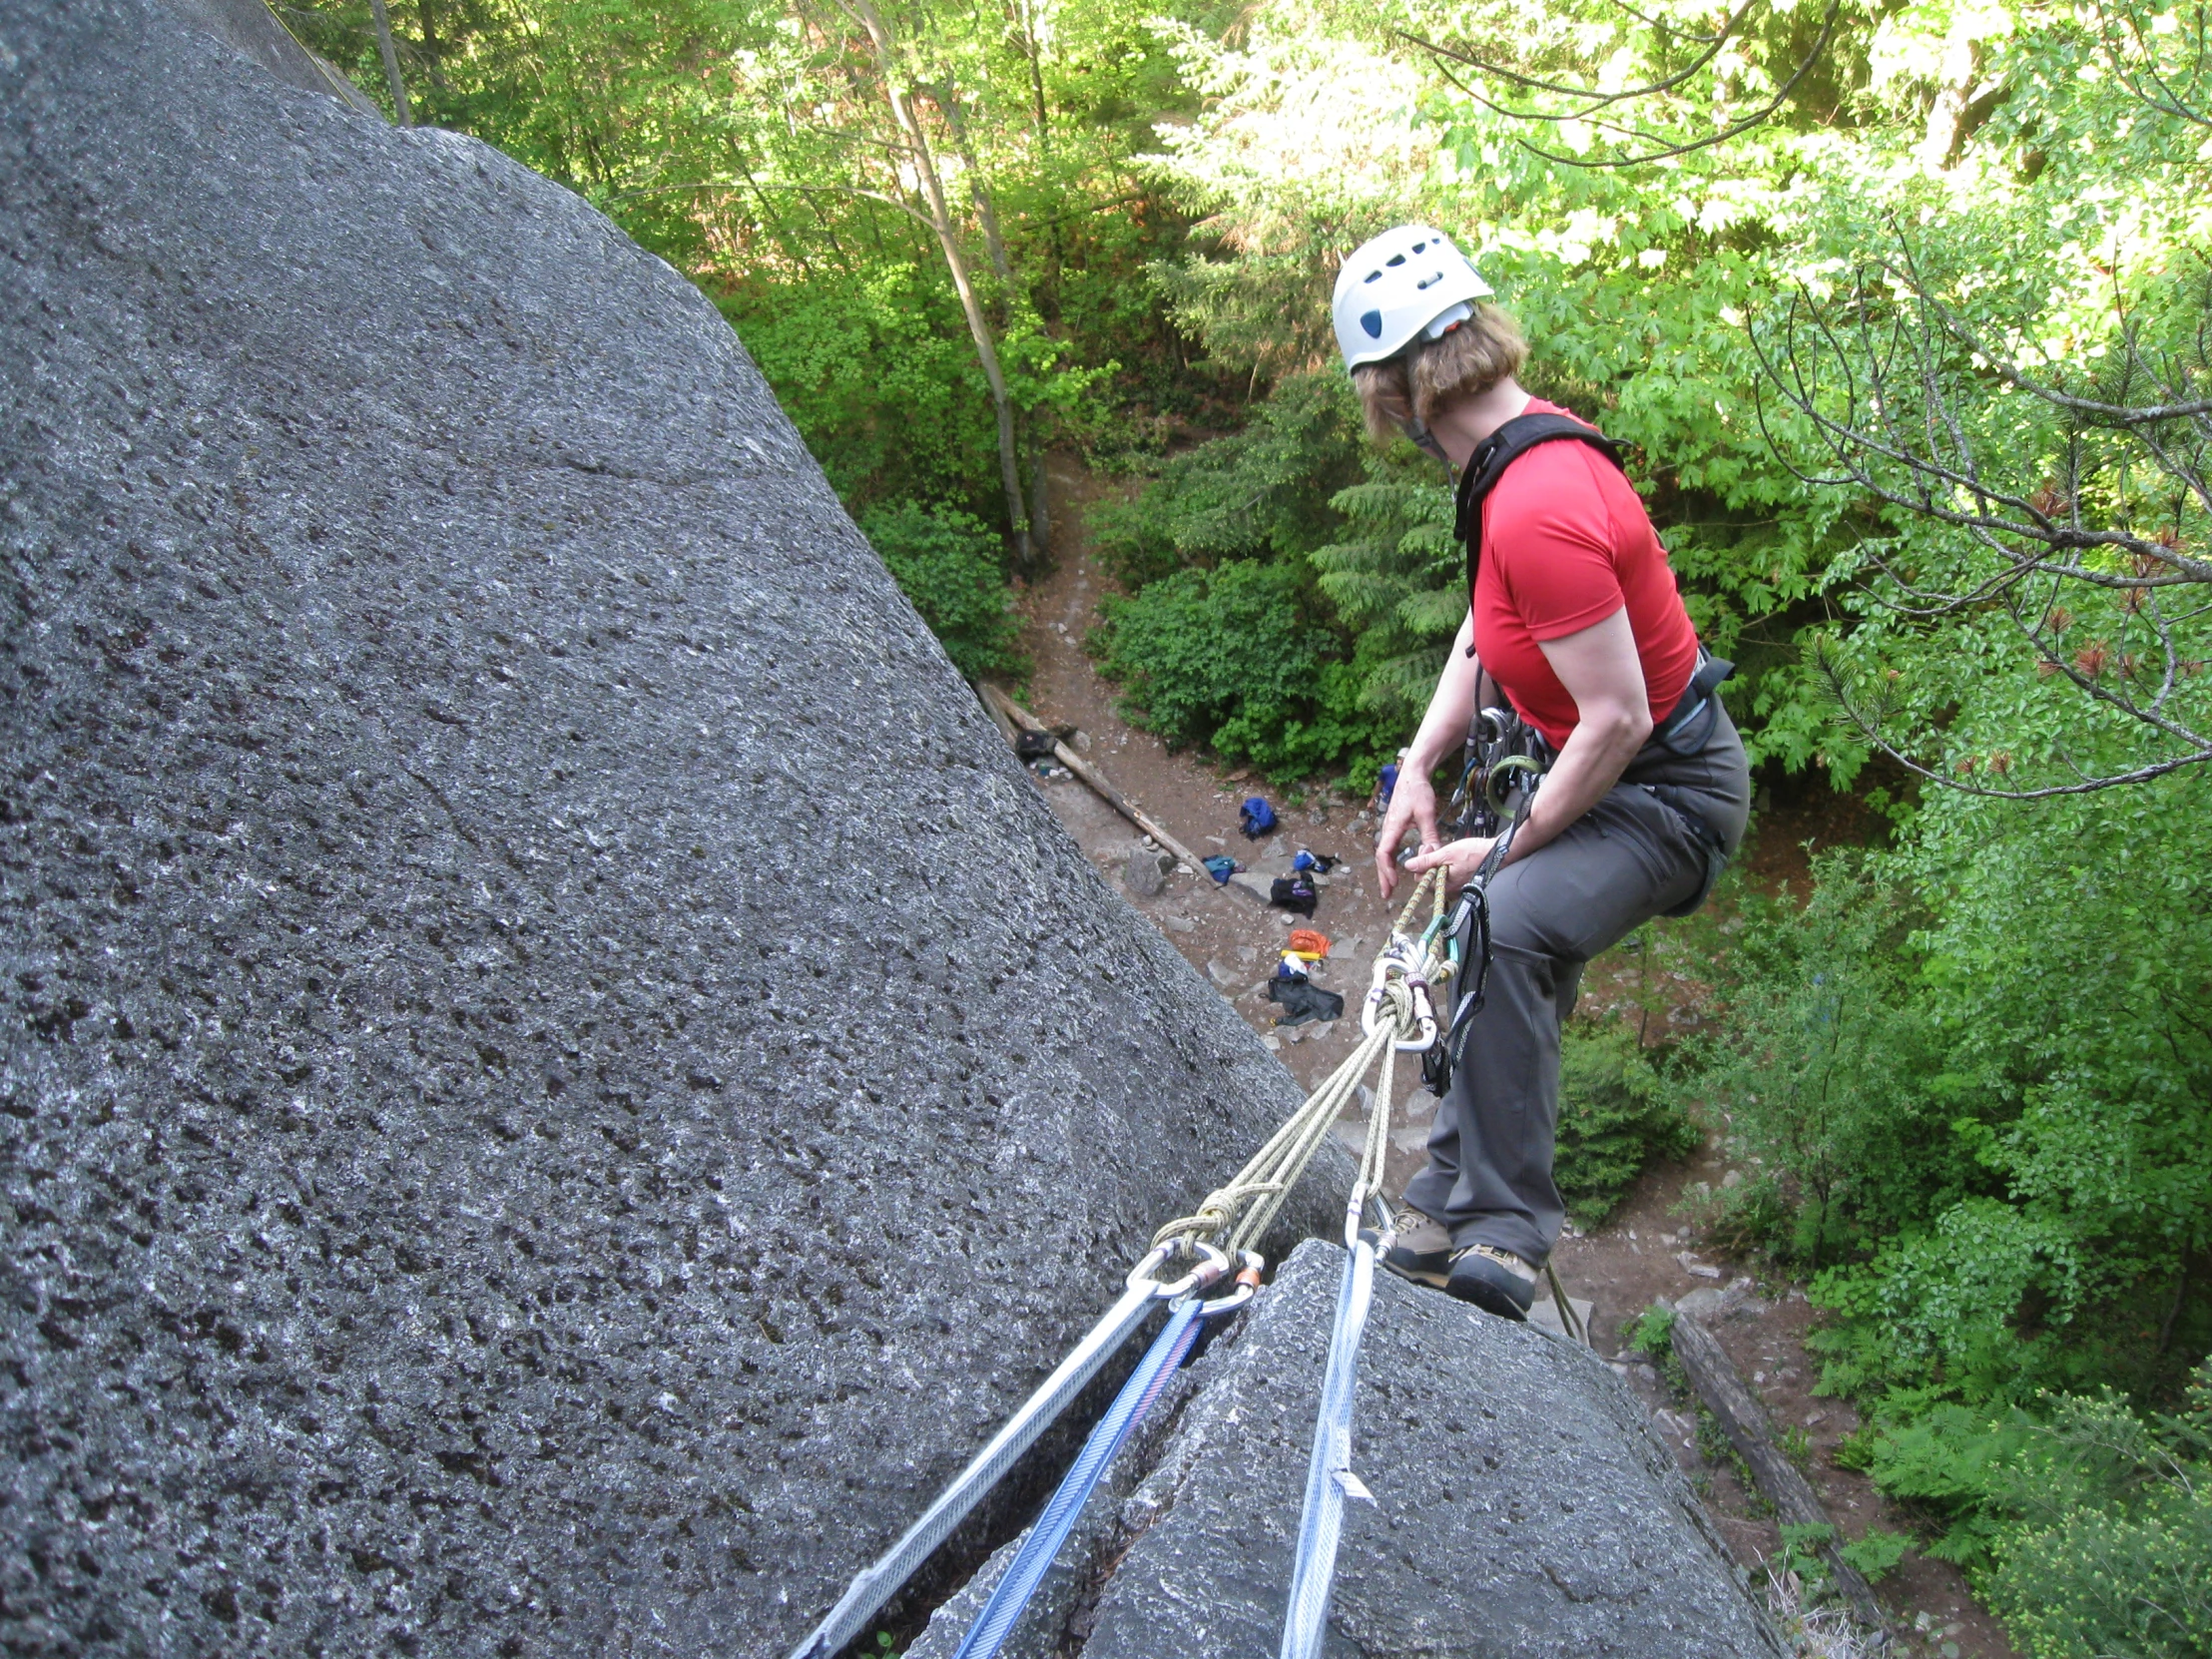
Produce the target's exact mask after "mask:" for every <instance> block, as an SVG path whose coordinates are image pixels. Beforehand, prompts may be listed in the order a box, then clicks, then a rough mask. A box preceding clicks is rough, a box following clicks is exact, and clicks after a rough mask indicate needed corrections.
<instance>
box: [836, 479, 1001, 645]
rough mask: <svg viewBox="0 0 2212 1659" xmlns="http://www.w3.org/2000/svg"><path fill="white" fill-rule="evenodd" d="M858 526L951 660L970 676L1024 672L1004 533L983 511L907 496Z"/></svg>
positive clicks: (878, 509)
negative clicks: (993, 528) (1002, 552)
mask: <svg viewBox="0 0 2212 1659" xmlns="http://www.w3.org/2000/svg"><path fill="white" fill-rule="evenodd" d="M860 531H861V533H862V534H863V535H865V536H866V537H867V539H868V541H869V542H870V543H871V544H872V545H873V546H874V548H875V551H876V553H877V554H878V555H880V556H881V558H882V560H883V563H884V564H885V565H886V566H887V567H888V568H889V570H890V573H891V576H892V578H893V579H894V580H895V581H896V582H897V583H898V585H899V587H900V589H901V590H903V592H904V593H905V595H906V597H907V598H908V599H910V600H912V601H913V602H914V609H915V610H917V611H919V612H920V613H921V620H922V621H924V622H926V623H927V624H929V628H930V631H931V632H932V633H934V634H935V635H936V636H937V638H938V640H939V641H941V642H942V643H943V645H944V649H945V654H946V655H947V656H949V657H950V658H951V659H952V666H953V667H955V668H957V669H958V670H959V671H960V672H961V673H962V674H964V675H965V676H967V678H968V679H970V680H977V679H981V678H982V677H983V676H985V675H988V674H1004V675H1018V674H1021V673H1024V672H1026V665H1025V664H1024V662H1023V660H1022V657H1021V653H1020V652H1019V651H1018V650H1017V649H1016V646H1015V640H1016V636H1017V635H1018V633H1019V629H1018V627H1017V625H1016V624H1015V621H1014V614H1013V600H1012V596H1011V595H1010V594H1009V593H1008V592H1007V589H1006V578H1005V576H1004V574H1003V573H1002V572H1001V571H1000V569H999V546H998V538H997V537H996V536H994V535H992V534H991V533H990V531H989V530H987V529H985V528H984V526H983V524H982V522H981V521H980V520H979V519H975V518H971V517H970V516H969V515H968V514H966V513H963V512H957V511H954V510H953V509H951V508H946V507H925V506H922V505H921V504H920V503H919V502H914V501H901V502H898V503H896V504H895V505H892V506H888V507H871V508H869V509H868V510H867V511H866V512H864V513H862V514H861V515H860Z"/></svg>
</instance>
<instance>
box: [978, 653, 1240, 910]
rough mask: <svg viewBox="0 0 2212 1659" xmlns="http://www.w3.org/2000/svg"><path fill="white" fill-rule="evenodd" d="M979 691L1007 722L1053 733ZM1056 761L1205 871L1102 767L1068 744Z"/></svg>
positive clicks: (985, 689) (994, 694)
mask: <svg viewBox="0 0 2212 1659" xmlns="http://www.w3.org/2000/svg"><path fill="white" fill-rule="evenodd" d="M976 689H977V690H978V691H980V692H981V693H982V694H983V701H984V703H985V704H986V705H988V706H989V707H990V709H991V710H992V711H993V712H995V713H997V714H1001V715H1004V716H1005V717H1006V719H1008V720H1010V721H1012V722H1013V723H1014V724H1015V725H1017V726H1019V727H1021V728H1022V729H1023V730H1024V731H1027V732H1043V733H1049V732H1050V731H1051V728H1050V727H1048V726H1046V725H1045V723H1044V722H1043V721H1041V720H1039V719H1038V718H1037V717H1036V716H1035V715H1033V714H1031V713H1030V712H1029V711H1028V710H1027V709H1024V708H1023V707H1022V706H1021V705H1020V704H1019V703H1016V702H1015V701H1014V700H1013V699H1012V698H1010V697H1008V696H1007V695H1006V694H1005V693H1004V692H1002V691H1000V690H999V689H998V688H997V687H996V686H992V685H983V686H978V687H977V688H976ZM1052 758H1053V759H1054V760H1056V761H1058V762H1059V763H1060V764H1061V765H1062V766H1064V767H1066V768H1067V769H1068V771H1070V772H1072V773H1074V774H1075V776H1076V777H1078V778H1080V779H1082V780H1083V782H1084V783H1086V784H1088V785H1089V786H1090V787H1091V789H1092V791H1093V792H1095V793H1096V794H1097V796H1098V798H1099V799H1100V800H1101V801H1103V802H1105V803H1106V805H1107V806H1109V807H1111V808H1113V810H1114V811H1115V812H1117V813H1119V814H1121V816H1122V817H1123V818H1125V819H1127V820H1128V821H1129V822H1130V823H1131V824H1134V825H1135V826H1136V827H1137V828H1138V829H1139V830H1143V831H1144V832H1145V833H1146V834H1148V835H1150V836H1151V837H1152V838H1153V839H1154V840H1156V841H1158V842H1159V843H1160V844H1161V845H1162V846H1164V847H1166V848H1167V849H1168V850H1169V851H1170V852H1172V853H1174V854H1175V855H1176V857H1178V858H1180V859H1181V860H1182V861H1183V862H1184V863H1186V864H1189V865H1190V866H1191V871H1192V873H1193V874H1196V873H1198V872H1200V871H1202V870H1204V869H1205V867H1206V860H1205V859H1203V858H1201V857H1200V856H1199V855H1198V854H1197V853H1195V852H1193V851H1192V850H1191V849H1190V848H1189V847H1187V846H1185V845H1184V844H1183V843H1182V842H1181V841H1179V840H1177V839H1176V838H1175V837H1174V836H1173V835H1171V834H1169V833H1168V832H1167V830H1165V829H1163V828H1162V827H1161V826H1160V825H1159V824H1158V823H1157V822H1155V821H1154V820H1153V819H1152V817H1151V816H1150V815H1149V814H1147V813H1145V812H1143V811H1142V810H1140V809H1139V808H1137V807H1136V806H1134V805H1133V804H1131V803H1130V801H1129V800H1128V799H1127V798H1126V797H1124V796H1123V795H1122V793H1121V792H1120V791H1119V790H1117V789H1115V788H1114V786H1113V785H1111V784H1109V783H1107V782H1106V779H1105V776H1104V775H1103V774H1102V773H1100V771H1099V770H1098V768H1096V767H1094V766H1092V765H1091V763H1090V762H1088V761H1086V760H1084V759H1083V757H1082V756H1080V755H1078V754H1076V752H1075V751H1074V750H1072V749H1070V748H1069V747H1068V746H1067V745H1066V744H1064V743H1061V742H1059V741H1057V740H1055V741H1054V742H1053V745H1052Z"/></svg>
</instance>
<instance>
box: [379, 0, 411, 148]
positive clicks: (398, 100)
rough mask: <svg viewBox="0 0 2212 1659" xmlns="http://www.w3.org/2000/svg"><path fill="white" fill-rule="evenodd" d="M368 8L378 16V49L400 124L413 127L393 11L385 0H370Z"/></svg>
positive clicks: (393, 106)
mask: <svg viewBox="0 0 2212 1659" xmlns="http://www.w3.org/2000/svg"><path fill="white" fill-rule="evenodd" d="M368 9H369V10H370V11H371V12H373V13H374V14H375V17H376V50H377V52H378V54H379V55H380V56H381V57H382V58H383V60H384V79H385V80H386V81H387V82H388V83H390V86H391V104H392V108H393V109H395V110H397V111H398V112H399V125H400V126H402V127H412V126H413V125H414V116H413V114H412V113H411V112H409V110H408V109H407V86H406V83H405V82H404V81H402V80H400V79H399V48H398V47H396V46H394V45H393V44H392V38H391V13H390V12H389V11H387V10H386V9H385V7H384V0H368Z"/></svg>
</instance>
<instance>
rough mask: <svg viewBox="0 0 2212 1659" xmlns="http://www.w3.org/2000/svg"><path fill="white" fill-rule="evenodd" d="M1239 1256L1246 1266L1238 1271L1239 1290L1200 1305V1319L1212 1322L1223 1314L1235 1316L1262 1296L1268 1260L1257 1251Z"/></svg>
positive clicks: (1245, 1252) (1240, 1252)
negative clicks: (1261, 1279) (1262, 1280)
mask: <svg viewBox="0 0 2212 1659" xmlns="http://www.w3.org/2000/svg"><path fill="white" fill-rule="evenodd" d="M1237 1254H1238V1255H1239V1256H1240V1257H1242V1258H1243V1260H1244V1266H1243V1267H1241V1268H1239V1269H1238V1270H1237V1288H1236V1289H1235V1290H1233V1291H1231V1292H1230V1293H1229V1294H1228V1295H1227V1296H1225V1297H1217V1298H1216V1299H1215V1300H1214V1301H1212V1302H1201V1303H1200V1304H1199V1305H1198V1317H1199V1318H1200V1319H1204V1320H1210V1319H1214V1318H1216V1317H1217V1316H1219V1315H1222V1314H1234V1313H1235V1312H1236V1311H1237V1310H1238V1309H1239V1308H1242V1307H1243V1306H1244V1305H1245V1304H1246V1303H1248V1302H1250V1301H1251V1300H1252V1299H1253V1298H1254V1297H1256V1296H1258V1295H1259V1294H1260V1275H1261V1273H1262V1271H1263V1270H1265V1269H1266V1267H1267V1265H1268V1263H1267V1258H1266V1257H1264V1256H1262V1255H1261V1254H1260V1253H1259V1252H1258V1251H1257V1250H1241V1251H1239V1252H1238V1253H1237Z"/></svg>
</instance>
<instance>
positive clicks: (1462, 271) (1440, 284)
mask: <svg viewBox="0 0 2212 1659" xmlns="http://www.w3.org/2000/svg"><path fill="white" fill-rule="evenodd" d="M1495 291H1496V290H1495V289H1494V288H1492V287H1491V286H1490V284H1489V283H1487V282H1485V281H1484V280H1482V275H1481V273H1480V272H1478V271H1476V270H1475V269H1474V267H1473V265H1471V264H1470V263H1469V262H1468V260H1467V257H1466V256H1465V255H1464V254H1462V253H1460V252H1459V250H1458V249H1457V248H1456V247H1455V246H1453V244H1452V241H1451V239H1450V238H1449V237H1447V236H1445V235H1444V234H1443V232H1441V231H1438V230H1435V229H1433V228H1432V227H1430V226H1426V225H1400V226H1398V227H1397V229H1395V230H1394V231H1384V232H1383V234H1382V235H1381V236H1379V237H1376V238H1374V239H1373V240H1371V241H1369V242H1365V243H1363V244H1361V246H1360V251H1359V252H1358V253H1356V254H1354V255H1353V256H1352V258H1351V259H1349V260H1347V261H1345V265H1344V270H1343V271H1341V272H1339V273H1338V274H1337V296H1336V299H1335V300H1334V302H1333V303H1332V305H1331V307H1330V309H1331V312H1332V315H1333V317H1334V320H1335V321H1336V324H1337V345H1338V347H1339V349H1341V350H1342V351H1343V352H1344V354H1345V367H1346V368H1347V369H1355V368H1358V367H1359V366H1360V365H1361V364H1362V363H1380V362H1383V361H1385V360H1387V359H1388V358H1391V357H1394V356H1396V355H1397V354H1398V353H1399V352H1400V351H1402V350H1404V349H1405V347H1406V346H1408V345H1410V344H1411V343H1412V341H1413V338H1414V336H1415V335H1419V336H1420V337H1421V338H1423V339H1434V338H1436V337H1437V336H1438V335H1439V334H1441V333H1443V332H1444V331H1445V330H1446V329H1448V328H1450V327H1451V325H1452V324H1453V323H1455V322H1464V321H1465V320H1466V319H1467V318H1468V317H1470V316H1472V315H1473V314H1474V308H1473V306H1472V305H1471V304H1470V303H1469V301H1470V300H1475V299H1487V298H1489V297H1490V295H1491V294H1492V293H1494V292H1495Z"/></svg>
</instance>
